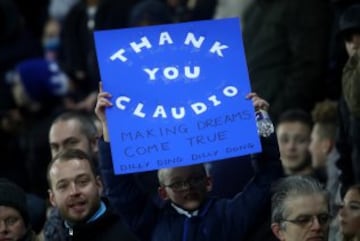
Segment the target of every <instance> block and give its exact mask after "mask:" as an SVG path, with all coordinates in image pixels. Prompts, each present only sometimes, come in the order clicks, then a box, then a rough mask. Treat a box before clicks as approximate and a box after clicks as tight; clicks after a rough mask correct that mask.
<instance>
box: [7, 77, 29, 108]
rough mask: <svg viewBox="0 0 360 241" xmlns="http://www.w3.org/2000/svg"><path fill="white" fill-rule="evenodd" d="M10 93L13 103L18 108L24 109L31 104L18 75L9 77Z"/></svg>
mask: <svg viewBox="0 0 360 241" xmlns="http://www.w3.org/2000/svg"><path fill="white" fill-rule="evenodd" d="M11 82H12V84H11V93H12V96H13V98H14V101H15V103H16V105H17V106H18V107H25V106H27V105H29V103H30V102H31V100H30V97H29V96H28V94H27V92H26V90H25V87H24V85H23V83H22V82H21V79H20V75H19V74H18V73H16V72H15V73H14V74H13V75H12V77H11Z"/></svg>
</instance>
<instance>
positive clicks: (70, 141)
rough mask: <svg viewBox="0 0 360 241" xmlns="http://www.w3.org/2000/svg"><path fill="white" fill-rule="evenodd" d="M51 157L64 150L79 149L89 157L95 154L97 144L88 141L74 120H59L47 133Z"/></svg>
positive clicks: (79, 125) (79, 124)
mask: <svg viewBox="0 0 360 241" xmlns="http://www.w3.org/2000/svg"><path fill="white" fill-rule="evenodd" d="M49 142H50V149H51V155H52V156H53V157H54V156H55V155H56V154H57V153H59V152H60V151H62V150H64V149H80V150H82V151H84V152H86V153H88V154H89V155H92V154H93V153H95V152H97V142H96V139H95V138H94V139H93V140H91V139H89V138H88V137H87V136H86V135H85V133H84V132H82V129H81V123H80V122H79V121H78V120H76V119H69V120H60V121H57V122H55V123H53V124H52V126H51V128H50V132H49Z"/></svg>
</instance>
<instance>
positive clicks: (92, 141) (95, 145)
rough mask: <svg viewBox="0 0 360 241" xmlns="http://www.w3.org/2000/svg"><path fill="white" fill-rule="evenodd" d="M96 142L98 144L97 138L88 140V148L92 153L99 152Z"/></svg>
mask: <svg viewBox="0 0 360 241" xmlns="http://www.w3.org/2000/svg"><path fill="white" fill-rule="evenodd" d="M98 142H99V139H98V138H97V137H93V138H91V139H90V147H91V150H92V151H93V152H94V153H98V152H99V146H98Z"/></svg>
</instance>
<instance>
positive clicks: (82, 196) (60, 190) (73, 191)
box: [49, 159, 103, 223]
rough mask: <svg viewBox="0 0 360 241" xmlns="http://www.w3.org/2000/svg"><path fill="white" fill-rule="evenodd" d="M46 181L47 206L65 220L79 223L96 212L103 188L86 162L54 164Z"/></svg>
mask: <svg viewBox="0 0 360 241" xmlns="http://www.w3.org/2000/svg"><path fill="white" fill-rule="evenodd" d="M49 180H50V190H49V199H50V202H51V204H52V205H53V206H54V207H57V208H58V209H59V211H60V214H61V216H62V217H63V218H64V219H65V220H67V221H69V222H73V223H77V222H83V221H85V220H87V219H88V218H89V217H91V216H92V215H93V214H94V213H95V211H96V210H97V209H98V208H99V205H100V195H101V193H102V189H103V186H102V183H101V180H100V177H98V176H95V175H94V173H93V172H92V170H91V167H90V164H89V162H88V161H87V160H83V159H71V160H68V161H61V160H56V161H55V162H54V163H53V165H52V166H51V168H50V170H49Z"/></svg>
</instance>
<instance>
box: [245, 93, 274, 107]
mask: <svg viewBox="0 0 360 241" xmlns="http://www.w3.org/2000/svg"><path fill="white" fill-rule="evenodd" d="M246 98H247V99H251V100H252V102H253V106H254V107H255V110H258V109H262V110H266V111H267V110H268V109H269V107H270V104H269V103H268V102H267V101H266V100H264V99H262V98H261V97H259V96H258V95H257V94H256V93H255V92H251V93H249V94H248V95H247V96H246Z"/></svg>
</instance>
